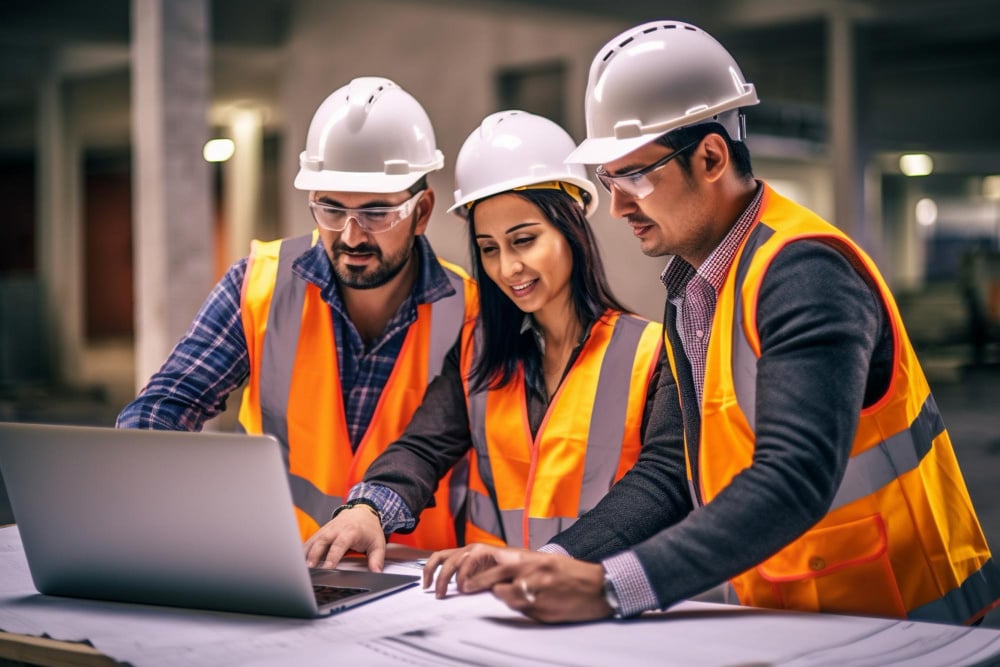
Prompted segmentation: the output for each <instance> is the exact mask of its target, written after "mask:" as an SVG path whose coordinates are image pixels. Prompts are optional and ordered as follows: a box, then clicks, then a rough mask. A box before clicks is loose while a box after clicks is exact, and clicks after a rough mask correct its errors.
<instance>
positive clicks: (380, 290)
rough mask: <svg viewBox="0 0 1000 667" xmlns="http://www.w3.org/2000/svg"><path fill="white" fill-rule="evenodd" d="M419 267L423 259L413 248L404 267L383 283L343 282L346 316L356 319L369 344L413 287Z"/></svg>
mask: <svg viewBox="0 0 1000 667" xmlns="http://www.w3.org/2000/svg"><path fill="white" fill-rule="evenodd" d="M419 270H420V262H419V261H418V259H417V254H416V251H415V250H414V253H413V254H412V255H411V256H410V259H409V261H407V262H406V266H404V267H403V270H402V271H400V272H399V273H398V274H397V275H396V276H395V277H393V279H392V280H390V281H389V282H387V283H386V284H384V285H380V286H378V287H373V288H371V289H355V288H352V287H345V286H344V285H341V286H340V297H341V299H342V300H343V301H344V308H345V309H346V310H347V316H348V317H349V318H350V319H351V322H353V323H354V327H355V328H356V329H357V330H358V333H359V334H360V335H361V339H362V340H363V341H364V342H365V346H366V347H367V346H368V344H369V343H371V342H372V341H373V340H375V339H376V338H377V337H378V336H379V335H380V334H381V333H382V332H383V331H385V327H386V325H388V324H389V320H391V319H392V316H393V315H395V314H396V311H398V310H399V307H400V305H402V303H403V301H404V300H405V299H406V297H407V295H409V293H410V292H411V291H412V289H413V284H414V282H416V279H417V271H419Z"/></svg>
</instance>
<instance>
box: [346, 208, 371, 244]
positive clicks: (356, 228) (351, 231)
mask: <svg viewBox="0 0 1000 667" xmlns="http://www.w3.org/2000/svg"><path fill="white" fill-rule="evenodd" d="M367 239H368V232H366V231H365V230H364V229H362V228H361V223H359V222H358V219H357V218H356V217H355V216H353V215H349V216H347V222H345V223H344V229H343V231H341V232H340V240H341V241H343V242H344V243H345V244H347V245H349V246H356V245H358V244H359V243H363V242H364V241H366V240H367Z"/></svg>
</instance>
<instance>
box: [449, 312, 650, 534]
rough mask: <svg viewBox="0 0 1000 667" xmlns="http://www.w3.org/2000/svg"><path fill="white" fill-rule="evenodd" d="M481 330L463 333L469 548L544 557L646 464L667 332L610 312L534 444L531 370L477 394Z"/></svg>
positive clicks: (585, 347) (468, 325)
mask: <svg viewBox="0 0 1000 667" xmlns="http://www.w3.org/2000/svg"><path fill="white" fill-rule="evenodd" d="M478 330H479V327H478V325H477V323H476V322H471V323H466V325H465V329H464V330H463V332H462V377H463V383H464V389H465V396H466V402H467V405H468V411H469V427H470V431H471V433H472V443H473V452H472V456H471V458H470V472H469V500H468V507H467V517H468V520H467V523H466V529H465V537H466V541H468V542H486V543H488V544H498V545H504V544H513V545H518V546H524V547H528V548H531V549H537V548H538V547H540V546H542V545H543V544H545V543H546V542H548V541H549V539H550V538H551V537H552V536H554V535H555V534H556V533H559V532H561V531H562V530H564V529H565V528H568V527H569V526H571V525H572V524H573V523H574V522H576V519H577V517H579V516H580V515H582V514H583V513H584V512H587V511H589V510H590V509H591V508H593V507H594V506H595V505H596V504H597V503H598V501H599V500H601V498H603V497H604V495H605V494H606V493H607V492H608V489H610V488H611V485H612V484H614V483H615V482H617V481H618V480H619V479H620V478H621V477H622V475H624V474H625V473H626V472H628V470H629V468H631V467H632V465H633V464H634V463H635V461H636V459H637V458H638V457H639V450H640V448H641V447H642V439H641V435H640V431H641V425H642V417H643V412H644V410H645V404H646V396H647V391H648V386H649V382H650V379H651V378H652V376H653V373H654V371H655V370H656V367H657V363H658V361H659V358H660V350H661V348H660V345H661V343H660V337H661V334H660V325H659V324H654V323H652V322H649V321H647V320H644V319H642V318H639V317H636V316H634V315H628V314H624V313H619V312H615V311H610V310H609V311H607V312H606V313H605V314H604V315H603V316H601V317H600V318H598V320H597V321H596V322H595V323H594V324H593V326H592V327H591V329H590V336H589V337H588V338H587V340H586V342H584V344H583V349H582V350H581V351H580V354H579V356H578V357H577V358H576V360H575V361H574V362H573V365H572V367H571V368H570V369H569V372H568V373H567V374H566V377H565V378H564V379H563V381H562V384H561V385H560V387H559V389H558V391H557V392H556V394H555V396H554V397H553V398H552V400H551V402H550V403H549V406H548V409H547V410H546V413H545V417H544V419H543V420H542V423H541V425H540V426H539V428H538V431H537V434H536V435H535V437H534V438H532V437H531V428H530V425H529V422H528V414H527V405H528V403H527V395H526V390H525V385H524V372H523V369H521V368H519V369H518V370H517V372H516V373H515V375H514V377H513V379H512V380H511V382H509V383H508V384H507V385H506V386H504V387H503V388H501V389H489V390H485V391H484V390H477V391H475V392H472V393H470V388H469V383H468V378H469V374H470V371H471V369H472V367H473V360H474V359H475V345H476V344H477V343H478V342H479V340H480V336H479V335H478V333H477V332H478ZM525 508H527V510H528V511H525Z"/></svg>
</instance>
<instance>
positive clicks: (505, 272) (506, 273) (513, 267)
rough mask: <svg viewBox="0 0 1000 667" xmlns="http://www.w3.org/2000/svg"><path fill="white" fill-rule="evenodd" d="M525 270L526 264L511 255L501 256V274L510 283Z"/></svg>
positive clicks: (504, 254)
mask: <svg viewBox="0 0 1000 667" xmlns="http://www.w3.org/2000/svg"><path fill="white" fill-rule="evenodd" d="M523 270H524V263H523V262H522V261H521V260H520V259H518V258H517V257H515V256H513V255H511V254H510V253H501V254H500V273H501V275H502V276H503V278H504V280H507V281H508V282H509V281H510V280H511V279H512V278H515V277H516V276H517V275H518V274H519V273H521V271H523Z"/></svg>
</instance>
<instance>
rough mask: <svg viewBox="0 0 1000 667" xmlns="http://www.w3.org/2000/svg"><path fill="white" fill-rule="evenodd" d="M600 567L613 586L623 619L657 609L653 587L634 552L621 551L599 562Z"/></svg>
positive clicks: (658, 604) (657, 604)
mask: <svg viewBox="0 0 1000 667" xmlns="http://www.w3.org/2000/svg"><path fill="white" fill-rule="evenodd" d="M601 565H603V566H604V572H605V573H606V574H607V578H608V580H609V581H610V582H611V585H612V586H614V590H615V595H617V597H618V603H619V605H620V613H621V615H622V616H623V617H626V618H627V617H629V616H635V615H637V614H641V613H642V612H644V611H648V610H650V609H659V607H660V603H659V601H658V600H657V599H656V593H654V592H653V586H652V584H650V583H649V578H648V577H647V576H646V571H645V570H644V569H643V567H642V563H640V562H639V558H638V557H637V556H636V555H635V553H634V552H632V551H623V552H622V553H620V554H617V555H614V556H611V557H610V558H606V559H605V560H603V561H601Z"/></svg>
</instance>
